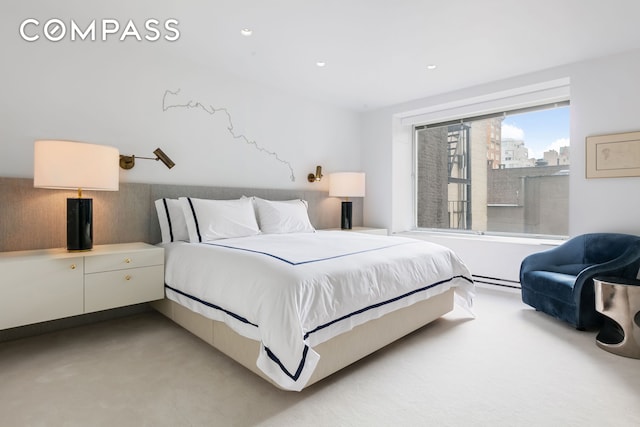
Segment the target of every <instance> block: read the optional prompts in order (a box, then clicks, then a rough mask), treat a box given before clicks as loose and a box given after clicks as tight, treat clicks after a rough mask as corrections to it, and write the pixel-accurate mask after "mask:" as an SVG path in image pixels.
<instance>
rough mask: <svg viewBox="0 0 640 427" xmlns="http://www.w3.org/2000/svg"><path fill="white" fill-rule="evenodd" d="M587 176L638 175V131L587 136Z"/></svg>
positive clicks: (639, 147) (639, 173)
mask: <svg viewBox="0 0 640 427" xmlns="http://www.w3.org/2000/svg"><path fill="white" fill-rule="evenodd" d="M586 149H587V152H586V177H587V178H623V177H634V176H640V132H627V133H616V134H609V135H595V136H588V137H587V141H586Z"/></svg>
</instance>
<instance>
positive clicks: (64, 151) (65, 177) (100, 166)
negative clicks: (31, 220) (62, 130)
mask: <svg viewBox="0 0 640 427" xmlns="http://www.w3.org/2000/svg"><path fill="white" fill-rule="evenodd" d="M119 155H120V153H119V152H118V149H117V148H114V147H108V146H105V145H96V144H87V143H83V142H73V141H59V140H41V141H36V142H35V145H34V168H33V186H34V187H36V188H55V189H74V190H78V197H77V198H68V199H67V249H68V250H69V251H88V250H90V249H91V248H93V199H86V198H82V190H104V191H118V185H119V173H118V172H119V171H118V160H119Z"/></svg>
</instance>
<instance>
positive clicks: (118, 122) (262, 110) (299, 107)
mask: <svg viewBox="0 0 640 427" xmlns="http://www.w3.org/2000/svg"><path fill="white" fill-rule="evenodd" d="M13 7H16V8H17V7H18V6H17V4H16V5H14V6H13ZM13 12H14V13H13V14H11V13H9V14H8V15H6V14H5V15H3V16H2V17H0V23H1V24H2V28H1V29H0V40H1V43H2V66H0V82H2V91H1V96H0V117H1V119H0V120H1V122H0V123H1V124H0V176H7V177H31V176H33V141H34V140H36V139H70V140H79V141H86V142H91V143H97V144H106V145H112V146H115V147H117V148H118V149H119V150H120V152H121V153H122V154H135V155H137V156H148V157H153V154H152V152H153V150H154V149H155V148H156V147H161V148H162V149H163V150H164V151H165V153H167V155H169V156H170V157H171V158H172V159H173V160H174V161H175V163H176V166H175V167H174V168H173V169H172V170H167V169H166V168H165V167H164V166H163V165H162V164H161V163H159V162H153V161H144V160H138V161H137V162H136V166H135V168H134V169H132V170H130V171H121V181H123V182H126V181H128V182H154V183H180V184H201V185H214V186H236V187H260V188H308V189H316V188H317V189H324V190H327V189H328V183H327V181H328V180H323V182H321V183H319V184H318V183H316V184H310V183H308V182H307V179H306V176H307V174H308V173H310V172H314V171H315V167H316V165H318V164H319V165H322V166H323V168H324V171H325V172H326V173H330V172H332V171H341V170H360V168H361V164H360V127H359V116H358V115H357V114H356V113H354V112H351V111H347V110H343V109H338V108H334V107H332V106H329V105H323V104H320V103H316V102H312V101H309V100H307V99H304V98H302V97H299V96H297V95H295V94H291V93H285V92H282V91H280V90H278V89H276V88H271V87H266V86H264V85H258V84H255V83H253V82H250V81H246V80H242V79H240V78H237V77H234V76H233V75H232V74H231V73H229V72H226V71H224V70H223V69H222V67H220V69H204V68H202V67H201V66H199V65H198V64H196V63H194V62H189V61H188V60H186V59H185V58H184V57H183V56H182V54H181V49H182V48H183V47H184V45H181V41H177V42H175V43H174V44H173V45H172V46H171V47H170V48H169V49H165V48H166V46H162V50H161V49H160V47H161V46H160V45H159V44H156V45H153V44H151V43H145V42H141V43H136V42H135V41H134V42H133V43H131V42H126V43H120V42H118V40H117V39H116V40H109V41H108V42H100V41H96V42H89V41H84V42H78V41H76V42H71V41H70V40H66V39H65V40H63V41H61V42H58V43H52V42H48V41H46V40H41V41H38V42H35V43H28V42H26V41H24V40H22V39H21V38H20V37H19V36H18V25H19V23H20V19H24V18H25V17H27V16H30V15H29V14H30V13H32V11H31V12H26V11H25V13H24V14H23V13H20V12H19V11H15V10H14V11H13ZM98 17H99V16H98ZM218 42H222V41H218ZM158 43H162V42H158ZM165 44H166V43H165ZM206 54H207V52H202V55H206ZM177 89H181V93H180V96H178V97H175V98H172V101H175V102H177V103H187V102H188V101H190V100H192V101H200V102H202V103H203V104H205V105H207V106H212V107H214V108H226V109H227V111H228V112H229V113H230V114H231V116H232V119H233V126H234V132H235V133H236V134H237V135H239V134H242V135H245V136H247V137H248V138H249V139H250V140H252V141H255V142H256V144H257V145H258V146H259V147H261V148H264V150H267V151H270V152H273V153H276V154H277V156H278V157H279V158H280V159H281V160H282V162H281V161H279V160H277V159H276V158H275V156H273V155H269V154H268V153H266V152H264V151H260V150H258V149H256V146H253V145H250V144H247V143H245V142H244V141H242V140H241V139H236V138H233V136H232V135H231V134H230V133H229V131H228V129H227V128H228V121H227V117H226V115H224V114H223V113H222V112H219V113H216V114H214V115H213V116H212V115H209V114H207V113H205V112H204V111H202V110H200V109H197V108H195V109H185V108H182V109H177V108H176V109H170V110H168V111H163V106H162V102H163V95H164V93H165V91H166V90H172V91H173V90H177ZM289 165H290V166H291V168H292V169H293V173H294V176H295V182H294V181H291V179H290V176H291V172H290V170H289Z"/></svg>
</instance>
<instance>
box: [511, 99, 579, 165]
mask: <svg viewBox="0 0 640 427" xmlns="http://www.w3.org/2000/svg"><path fill="white" fill-rule="evenodd" d="M502 138H503V139H505V138H513V139H517V140H521V141H524V145H525V146H526V147H527V148H528V149H529V158H535V159H541V158H542V153H544V152H545V151H549V150H550V149H554V150H556V151H557V152H560V150H559V148H560V147H564V146H567V145H569V107H560V108H552V109H548V110H540V111H533V112H530V113H523V114H514V115H512V116H507V117H506V118H505V119H504V121H503V122H502Z"/></svg>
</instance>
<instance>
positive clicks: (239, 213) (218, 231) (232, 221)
mask: <svg viewBox="0 0 640 427" xmlns="http://www.w3.org/2000/svg"><path fill="white" fill-rule="evenodd" d="M178 200H180V204H181V205H182V211H183V213H184V217H185V220H186V222H187V229H188V230H189V241H190V242H191V243H201V242H208V241H212V240H219V239H229V238H232V237H247V236H254V235H256V234H260V229H259V228H258V222H257V221H256V214H255V212H254V210H253V205H252V202H251V199H247V198H242V199H234V200H209V199H196V198H192V197H180V198H179V199H178Z"/></svg>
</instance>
